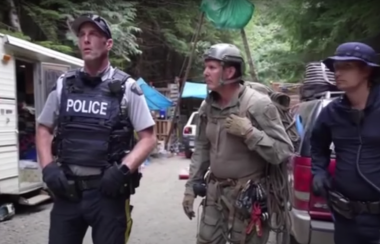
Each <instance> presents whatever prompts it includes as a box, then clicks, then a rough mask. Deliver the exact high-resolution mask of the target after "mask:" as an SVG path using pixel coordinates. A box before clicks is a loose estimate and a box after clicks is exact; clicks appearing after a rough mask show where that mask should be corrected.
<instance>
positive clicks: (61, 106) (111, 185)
mask: <svg viewBox="0 0 380 244" xmlns="http://www.w3.org/2000/svg"><path fill="white" fill-rule="evenodd" d="M71 27H72V31H73V32H74V33H75V34H76V35H77V37H78V41H79V49H80V51H81V53H82V58H83V60H84V67H83V68H82V69H80V70H73V71H69V72H67V73H65V74H63V75H62V76H61V77H59V79H58V80H57V84H56V87H55V88H54V89H53V90H52V91H51V92H50V94H49V96H48V98H47V101H46V104H45V107H44V108H43V111H42V112H41V114H40V116H39V117H38V126H37V135H36V138H37V150H38V156H39V160H40V164H41V167H42V168H43V170H42V173H43V179H44V182H45V183H46V185H47V187H48V188H49V189H50V191H51V192H52V193H53V195H54V206H53V209H52V211H51V216H50V232H49V244H80V243H82V241H83V238H84V236H85V234H86V230H87V228H88V226H91V227H92V237H93V242H94V243H95V244H104V243H107V244H125V243H126V242H127V241H128V237H129V234H130V230H131V227H132V219H131V217H130V213H131V211H132V209H131V207H132V206H130V205H129V199H130V195H131V194H134V191H135V188H136V187H138V186H139V181H140V178H141V174H140V173H139V172H138V167H139V166H140V164H141V163H142V162H143V161H144V160H145V158H146V157H147V156H148V154H149V153H150V152H151V151H152V150H153V148H154V146H155V144H156V136H155V134H154V131H153V126H154V121H153V119H152V117H151V113H150V111H149V109H148V106H147V103H146V101H145V98H144V96H143V94H142V92H141V90H140V88H139V86H138V85H137V83H136V82H135V80H133V79H132V78H131V77H130V76H129V75H128V74H126V73H124V72H122V71H120V70H118V69H116V68H113V67H112V66H111V65H110V63H109V59H108V53H109V51H110V49H111V48H112V44H113V41H112V35H111V31H110V29H109V26H108V24H107V22H106V21H105V20H104V19H103V18H101V17H99V16H96V15H83V16H80V17H79V18H78V19H76V20H75V21H74V22H73V23H72V26H71ZM134 130H135V131H137V133H138V136H139V142H138V143H137V144H136V145H135V146H134V145H133V143H132V141H133V132H134ZM53 131H54V132H53ZM53 134H54V140H53V143H52V136H53Z"/></svg>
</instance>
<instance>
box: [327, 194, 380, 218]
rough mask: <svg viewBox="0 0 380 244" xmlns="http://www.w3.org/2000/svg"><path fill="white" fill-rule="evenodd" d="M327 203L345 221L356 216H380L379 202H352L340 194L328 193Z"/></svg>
mask: <svg viewBox="0 0 380 244" xmlns="http://www.w3.org/2000/svg"><path fill="white" fill-rule="evenodd" d="M328 203H329V205H330V206H331V208H332V209H333V210H334V211H335V212H337V213H338V214H340V215H342V216H343V217H345V218H347V219H352V218H353V217H354V216H355V215H357V214H362V213H366V214H380V202H379V201H377V202H362V201H352V200H350V199H348V198H347V197H345V196H343V195H342V194H341V193H339V192H336V191H329V193H328Z"/></svg>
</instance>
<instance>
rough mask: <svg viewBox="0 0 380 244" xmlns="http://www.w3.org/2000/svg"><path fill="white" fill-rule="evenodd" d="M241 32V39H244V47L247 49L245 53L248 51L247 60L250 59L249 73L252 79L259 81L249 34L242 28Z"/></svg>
mask: <svg viewBox="0 0 380 244" xmlns="http://www.w3.org/2000/svg"><path fill="white" fill-rule="evenodd" d="M240 34H241V39H243V44H244V49H245V53H246V56H247V59H248V60H247V61H248V65H249V73H250V74H251V77H252V81H253V82H259V80H258V79H257V75H256V72H255V66H254V65H253V59H252V55H251V51H250V50H249V45H248V41H247V35H246V34H245V31H244V29H241V30H240Z"/></svg>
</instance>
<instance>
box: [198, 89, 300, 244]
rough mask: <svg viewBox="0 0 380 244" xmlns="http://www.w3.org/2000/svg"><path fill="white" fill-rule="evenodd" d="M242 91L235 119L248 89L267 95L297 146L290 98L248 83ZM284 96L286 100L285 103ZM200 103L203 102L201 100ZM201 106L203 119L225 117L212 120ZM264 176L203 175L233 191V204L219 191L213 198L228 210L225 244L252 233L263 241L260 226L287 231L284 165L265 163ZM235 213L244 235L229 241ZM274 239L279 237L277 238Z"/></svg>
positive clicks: (243, 113) (245, 104)
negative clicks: (234, 178) (240, 218)
mask: <svg viewBox="0 0 380 244" xmlns="http://www.w3.org/2000/svg"><path fill="white" fill-rule="evenodd" d="M244 89H245V90H244V91H243V94H242V95H241V100H240V101H239V104H238V107H239V116H242V117H246V116H247V114H246V113H247V111H248V107H249V105H250V99H251V96H252V92H251V91H250V89H253V90H256V91H259V92H261V93H264V92H265V93H267V94H268V95H269V96H270V98H271V100H272V101H273V103H274V104H275V105H276V108H277V110H278V112H279V114H280V117H281V120H282V123H283V126H284V128H285V131H286V132H287V134H288V136H289V138H290V139H291V141H292V143H293V145H294V146H295V147H297V146H298V144H299V140H300V138H299V136H298V134H297V130H296V127H295V123H294V119H293V118H292V117H291V115H290V112H289V102H290V98H289V97H288V96H287V95H286V94H283V93H279V92H274V91H272V90H270V89H266V91H264V90H263V89H258V87H257V86H252V84H250V85H247V86H246V87H245V88H244ZM284 96H285V98H284ZM286 97H288V98H289V99H288V100H287V99H286ZM282 101H283V102H282ZM204 103H206V102H205V101H204ZM284 103H285V104H284ZM286 104H287V106H286ZM205 106H206V111H205V114H203V116H204V117H205V118H206V119H222V118H224V117H225V116H217V117H216V116H215V115H213V114H212V112H211V105H209V104H207V103H206V104H205ZM252 123H253V126H255V127H258V126H259V125H258V124H257V123H256V121H252ZM258 129H260V128H258ZM265 175H266V177H265V178H263V179H261V180H260V181H259V182H254V181H252V180H250V179H239V180H233V179H217V178H216V177H215V176H214V175H213V174H212V173H210V172H208V173H207V177H206V178H205V181H206V183H207V182H210V181H214V182H217V184H218V187H219V188H220V187H221V188H223V187H233V188H234V190H233V192H234V193H233V196H232V198H233V202H230V201H229V200H228V199H227V198H225V197H224V196H223V194H222V192H221V191H220V190H219V193H218V197H217V198H219V201H218V203H217V204H218V205H221V204H222V205H224V206H226V207H227V208H228V211H229V214H228V216H224V218H225V219H227V221H228V230H226V231H225V232H226V233H227V235H225V236H224V237H225V239H226V240H227V241H229V242H231V243H241V244H244V243H245V242H246V240H248V239H250V238H252V237H253V236H252V235H253V234H254V233H256V235H257V236H258V237H259V238H261V240H262V241H265V240H266V239H267V238H268V236H267V235H266V234H267V233H263V232H262V231H263V227H264V226H269V227H270V229H271V230H272V231H274V232H276V233H284V232H287V231H289V230H290V223H289V220H288V211H289V209H288V206H287V205H286V203H288V202H289V188H288V177H287V162H284V163H282V164H280V165H277V166H276V165H269V164H268V166H267V167H266V174H265ZM205 186H206V184H205ZM196 194H197V193H196ZM205 201H206V199H204V200H203V201H202V203H201V204H204V203H205ZM284 203H285V204H284ZM220 207H221V206H220ZM273 213H275V214H276V219H273V222H274V223H271V221H272V214H273ZM236 214H237V215H238V216H241V217H242V218H243V219H245V223H246V229H245V233H244V235H243V236H242V239H240V240H231V239H230V238H229V233H230V232H231V230H232V227H233V226H232V224H233V222H234V218H235V217H236ZM273 224H274V225H273ZM253 230H255V231H253ZM278 238H279V236H278V237H277V239H278ZM202 241H203V240H201V242H202Z"/></svg>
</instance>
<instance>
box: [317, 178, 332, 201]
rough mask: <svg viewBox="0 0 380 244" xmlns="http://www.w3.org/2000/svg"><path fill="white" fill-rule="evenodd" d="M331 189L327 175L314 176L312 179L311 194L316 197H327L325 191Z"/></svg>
mask: <svg viewBox="0 0 380 244" xmlns="http://www.w3.org/2000/svg"><path fill="white" fill-rule="evenodd" d="M329 189H331V179H330V177H329V176H328V175H327V174H322V173H321V174H316V175H314V177H313V193H314V195H316V196H318V197H327V191H328V190H329Z"/></svg>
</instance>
